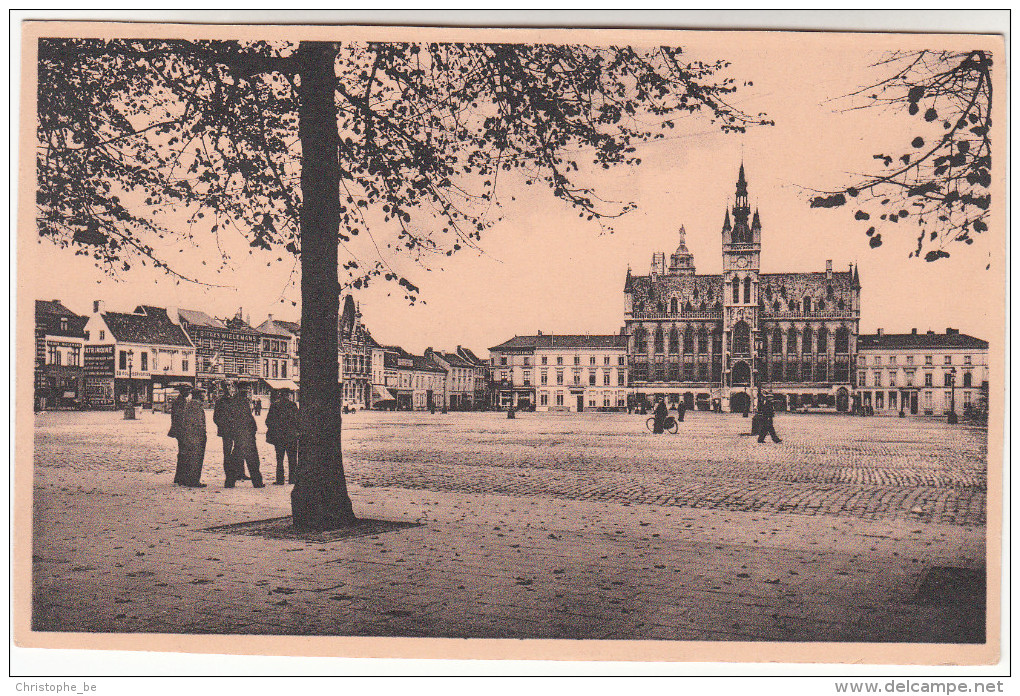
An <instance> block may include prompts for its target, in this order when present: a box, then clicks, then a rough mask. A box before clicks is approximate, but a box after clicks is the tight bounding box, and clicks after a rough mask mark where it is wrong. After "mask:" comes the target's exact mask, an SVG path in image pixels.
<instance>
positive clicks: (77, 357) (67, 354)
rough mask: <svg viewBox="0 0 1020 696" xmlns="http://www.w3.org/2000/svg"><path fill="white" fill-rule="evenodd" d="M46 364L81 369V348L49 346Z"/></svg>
mask: <svg viewBox="0 0 1020 696" xmlns="http://www.w3.org/2000/svg"><path fill="white" fill-rule="evenodd" d="M46 364H47V365H67V366H68V367H79V366H81V347H80V346H57V345H53V344H48V345H47V346H46Z"/></svg>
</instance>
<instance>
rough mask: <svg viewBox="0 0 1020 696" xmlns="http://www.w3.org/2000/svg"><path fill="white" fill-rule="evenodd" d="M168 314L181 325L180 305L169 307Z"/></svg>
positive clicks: (174, 321) (171, 319)
mask: <svg viewBox="0 0 1020 696" xmlns="http://www.w3.org/2000/svg"><path fill="white" fill-rule="evenodd" d="M166 315H167V316H168V317H169V318H170V321H172V322H173V323H175V324H177V325H178V326H180V323H181V309H180V307H173V306H170V307H167V308H166Z"/></svg>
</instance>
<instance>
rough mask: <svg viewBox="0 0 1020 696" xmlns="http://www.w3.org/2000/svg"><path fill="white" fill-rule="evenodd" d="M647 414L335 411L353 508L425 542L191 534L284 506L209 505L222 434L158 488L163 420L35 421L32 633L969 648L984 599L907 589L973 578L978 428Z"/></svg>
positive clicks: (57, 416) (982, 444)
mask: <svg viewBox="0 0 1020 696" xmlns="http://www.w3.org/2000/svg"><path fill="white" fill-rule="evenodd" d="M644 419H645V417H642V416H636V415H626V414H594V413H593V414H588V413H585V414H555V413H549V414H543V413H523V414H519V415H518V418H517V419H516V420H507V419H506V417H505V414H501V413H449V414H438V413H437V414H427V413H372V412H363V413H358V414H354V415H351V416H347V417H345V422H344V438H345V443H344V447H345V466H346V467H347V473H348V478H349V481H350V484H351V493H352V498H353V500H354V506H355V511H356V512H357V513H358V514H359V515H360V516H362V517H365V518H373V519H377V520H389V521H394V522H420V523H423V524H421V525H418V526H406V527H403V528H396V529H394V530H393V531H382V530H381V531H380V532H379V533H375V534H369V535H359V536H352V537H348V538H342V539H336V540H321V539H320V540H312V541H308V540H301V539H291V538H286V537H284V538H265V537H264V536H246V535H238V534H233V533H226V532H210V531H204V530H208V529H209V528H211V527H215V526H218V525H228V524H237V523H242V522H251V521H256V520H267V519H270V518H274V517H280V516H285V515H287V514H289V502H290V501H289V492H290V487H289V486H286V487H278V486H272V485H270V486H267V487H266V488H265V489H261V490H256V489H252V488H251V487H244V486H243V484H239V486H238V487H237V488H234V489H229V490H228V489H224V488H222V483H223V481H222V476H223V472H222V461H221V450H220V448H219V442H218V439H216V438H213V439H212V440H211V441H210V443H209V446H208V448H207V452H206V466H205V474H204V476H203V480H204V481H205V482H206V483H208V484H209V487H208V488H205V489H182V488H178V487H176V486H174V485H172V483H171V480H172V478H173V468H174V463H175V449H174V441H173V440H170V439H169V438H167V437H166V431H167V429H168V426H169V417H168V416H166V415H165V414H153V413H149V412H144V413H143V414H142V415H141V417H140V419H139V420H137V421H124V420H122V419H121V416H120V414H119V413H52V412H51V413H40V414H37V416H36V420H35V436H36V439H35V466H36V469H35V480H34V494H35V498H34V520H33V522H34V531H33V535H34V536H33V626H34V628H35V629H36V630H43V631H49V630H59V631H104V632H105V631H115V632H132V631H140V632H160V633H181V632H185V633H258V634H316V635H390V636H435V637H522V638H553V637H557V638H624V639H632V638H646V639H681V640H693V639H696V640H796V641H869V642H870V641H917V642H975V641H976V642H981V641H983V634H984V617H983V612H982V608H981V606H980V603H979V602H978V601H977V598H976V596H974V595H973V594H967V593H962V594H959V593H958V596H957V597H955V598H942V599H941V600H940V599H939V598H936V599H935V601H924V602H921V601H918V600H917V598H916V596H917V593H918V588H920V587H921V586H922V584H923V583H924V581H925V579H926V578H927V577H929V571H931V570H932V569H936V572H944V571H940V570H939V569H943V568H950V569H957V568H959V569H963V570H962V571H950V572H951V573H953V572H955V573H956V576H959V577H975V575H974V573H973V572H971V573H966V572H965V571H979V575H978V576H980V572H983V570H984V565H985V514H986V512H985V510H986V484H987V471H986V464H985V461H986V435H987V433H986V431H985V430H984V429H979V428H973V427H969V426H963V425H960V426H949V425H947V424H945V423H943V422H937V421H933V420H912V419H895V418H867V419H862V418H852V417H846V416H835V415H786V414H784V415H781V416H779V417H777V419H776V427H777V430H778V431H779V433H780V436H781V437H782V438H783V439H784V442H783V443H782V444H779V445H776V444H772V443H771V442H766V443H765V444H760V445H759V444H758V443H757V441H756V439H754V438H751V437H748V436H746V435H742V433H746V432H747V431H749V429H750V421H749V420H748V419H744V418H741V417H739V416H735V415H730V414H709V413H693V414H689V415H688V418H687V420H686V421H685V422H684V423H683V424H681V430H680V433H679V434H678V435H674V436H671V435H662V436H653V435H651V434H650V433H648V432H647V430H646V429H645V427H644ZM260 429H261V430H262V431H263V432H262V433H260V435H259V439H260V453H261V455H262V470H263V474H264V475H265V474H267V473H269V474H270V475H269V476H268V477H267V479H268V480H271V479H272V473H271V472H272V470H273V469H274V468H275V456H273V455H272V450H271V448H270V447H269V446H268V445H267V444H266V443H265V442H264V428H261V426H260ZM954 577H955V576H954ZM929 584H930V583H929Z"/></svg>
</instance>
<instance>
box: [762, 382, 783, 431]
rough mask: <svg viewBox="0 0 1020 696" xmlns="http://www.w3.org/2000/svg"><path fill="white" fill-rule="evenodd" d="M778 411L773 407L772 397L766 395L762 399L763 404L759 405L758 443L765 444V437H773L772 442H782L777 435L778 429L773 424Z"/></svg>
mask: <svg viewBox="0 0 1020 696" xmlns="http://www.w3.org/2000/svg"><path fill="white" fill-rule="evenodd" d="M775 415H776V411H775V407H774V406H773V405H772V395H771V394H767V393H766V394H764V395H763V396H762V398H761V403H760V404H759V405H758V416H759V422H758V442H765V436H766V435H771V436H772V442H782V440H780V439H779V436H778V435H776V427H775V424H774V423H773V419H774V418H775Z"/></svg>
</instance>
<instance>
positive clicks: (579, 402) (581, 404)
mask: <svg viewBox="0 0 1020 696" xmlns="http://www.w3.org/2000/svg"><path fill="white" fill-rule="evenodd" d="M583 410H584V394H578V395H577V412H578V413H580V412H581V411H583Z"/></svg>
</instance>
